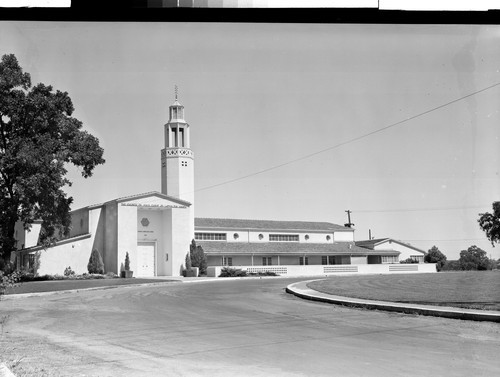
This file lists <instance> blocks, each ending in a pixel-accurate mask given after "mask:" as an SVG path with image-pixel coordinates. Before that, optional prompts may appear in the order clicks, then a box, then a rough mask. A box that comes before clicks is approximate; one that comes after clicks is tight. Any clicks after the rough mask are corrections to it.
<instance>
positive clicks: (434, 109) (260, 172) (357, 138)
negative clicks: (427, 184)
mask: <svg viewBox="0 0 500 377" xmlns="http://www.w3.org/2000/svg"><path fill="white" fill-rule="evenodd" d="M499 85H500V82H498V83H495V84H493V85H490V86H488V87H486V88H483V89H480V90H477V91H475V92H472V93H469V94H467V95H465V96H462V97H459V98H456V99H454V100H452V101H449V102H446V103H444V104H442V105H439V106H436V107H433V108H432V109H429V110H426V111H423V112H421V113H418V114H416V115H412V116H410V117H408V118H406V119H403V120H400V121H398V122H395V123H392V124H389V125H388V126H385V127H382V128H379V129H377V130H374V131H371V132H368V133H366V134H363V135H360V136H357V137H354V138H352V139H349V140H346V141H344V142H342V143H339V144H335V145H333V146H331V147H328V148H325V149H322V150H319V151H317V152H313V153H310V154H307V155H305V156H302V157H299V158H296V159H293V160H289V161H287V162H284V163H281V164H278V165H274V166H271V167H269V168H266V169H263V170H259V171H256V172H254V173H250V174H247V175H243V176H241V177H237V178H233V179H229V180H227V181H224V182H220V183H216V184H214V185H210V186H206V187H202V188H199V189H196V190H194V192H200V191H205V190H210V189H213V188H215V187H220V186H224V185H227V184H229V183H233V182H237V181H241V180H243V179H247V178H250V177H253V176H256V175H259V174H263V173H267V172H268V171H271V170H276V169H279V168H282V167H284V166H287V165H291V164H294V163H296V162H298V161H302V160H305V159H308V158H311V157H314V156H317V155H318V154H321V153H325V152H327V151H330V150H332V149H337V148H340V147H342V146H344V145H347V144H351V143H354V142H355V141H359V140H361V139H364V138H367V137H368V136H372V135H375V134H377V133H380V132H382V131H385V130H388V129H390V128H393V127H396V126H399V125H401V124H403V123H406V122H408V121H410V120H413V119H416V118H419V117H422V116H424V115H427V114H429V113H432V112H434V111H436V110H440V109H442V108H444V107H446V106H449V105H452V104H454V103H456V102H459V101H462V100H464V99H466V98H469V97H472V96H475V95H476V94H479V93H482V92H485V91H487V90H490V89H492V88H495V87H497V86H499Z"/></svg>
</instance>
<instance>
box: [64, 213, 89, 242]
mask: <svg viewBox="0 0 500 377" xmlns="http://www.w3.org/2000/svg"><path fill="white" fill-rule="evenodd" d="M89 212H90V211H89V209H88V208H82V209H79V210H76V211H74V212H71V229H70V232H69V238H71V237H75V236H80V235H82V234H87V233H89Z"/></svg>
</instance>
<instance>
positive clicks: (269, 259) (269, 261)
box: [262, 257, 273, 266]
mask: <svg viewBox="0 0 500 377" xmlns="http://www.w3.org/2000/svg"><path fill="white" fill-rule="evenodd" d="M262 265H263V266H272V265H273V258H272V257H262Z"/></svg>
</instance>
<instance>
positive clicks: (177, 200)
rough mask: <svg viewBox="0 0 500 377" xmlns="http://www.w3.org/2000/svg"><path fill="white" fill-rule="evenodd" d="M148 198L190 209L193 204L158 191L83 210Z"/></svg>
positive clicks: (94, 205) (115, 200)
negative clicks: (170, 202)
mask: <svg viewBox="0 0 500 377" xmlns="http://www.w3.org/2000/svg"><path fill="white" fill-rule="evenodd" d="M148 197H156V198H159V199H165V200H169V201H172V202H174V203H177V204H179V205H181V206H186V207H189V206H190V205H191V203H190V202H188V201H185V200H182V199H179V198H176V197H173V196H169V195H165V194H162V193H161V192H158V191H150V192H145V193H142V194H135V195H129V196H123V197H121V198H116V199H112V200H108V201H107V202H104V203H99V204H93V205H90V206H88V207H83V208H89V209H92V208H97V207H102V206H103V205H105V204H107V203H111V202H117V203H123V202H129V201H133V200H139V199H144V198H148ZM79 209H82V208H79ZM74 211H77V210H73V211H72V212H74Z"/></svg>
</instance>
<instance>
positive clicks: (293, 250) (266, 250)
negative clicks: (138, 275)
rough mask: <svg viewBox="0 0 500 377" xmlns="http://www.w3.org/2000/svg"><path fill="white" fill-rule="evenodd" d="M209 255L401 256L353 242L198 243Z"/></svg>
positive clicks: (397, 252) (395, 252)
mask: <svg viewBox="0 0 500 377" xmlns="http://www.w3.org/2000/svg"><path fill="white" fill-rule="evenodd" d="M196 244H197V245H200V246H201V247H202V248H203V250H204V251H205V252H206V253H207V254H209V255H210V254H216V255H217V254H226V255H229V254H232V255H238V254H240V255H251V254H255V255H260V254H281V255H283V254H286V255H299V256H300V255H312V254H315V255H318V254H320V255H399V254H400V253H399V251H395V250H369V249H365V248H362V247H358V246H356V245H354V244H353V243H351V242H339V243H333V244H331V243H329V244H328V243H293V242H255V243H248V242H224V241H196Z"/></svg>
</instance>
